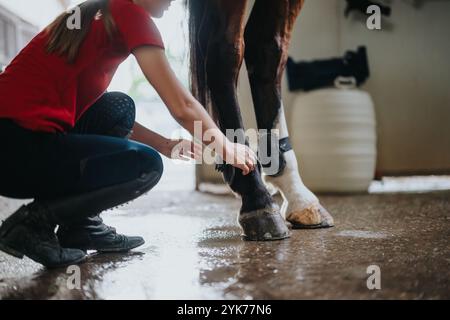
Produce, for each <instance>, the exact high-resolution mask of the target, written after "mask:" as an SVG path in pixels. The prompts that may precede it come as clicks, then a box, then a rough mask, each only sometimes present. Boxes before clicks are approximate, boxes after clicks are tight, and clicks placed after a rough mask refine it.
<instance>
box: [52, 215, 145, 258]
mask: <svg viewBox="0 0 450 320" xmlns="http://www.w3.org/2000/svg"><path fill="white" fill-rule="evenodd" d="M57 236H58V239H59V241H60V243H61V245H62V246H63V247H65V248H78V249H81V250H84V251H87V250H97V251H99V252H126V251H129V250H131V249H134V248H137V247H139V246H141V245H143V244H144V243H145V241H144V239H143V238H142V237H128V236H125V235H121V234H118V233H117V232H116V229H115V228H113V227H109V226H107V225H106V224H104V223H103V219H102V218H101V217H100V215H96V216H93V217H87V218H84V219H83V220H81V221H79V222H77V223H74V224H71V225H70V226H60V228H59V229H58V232H57Z"/></svg>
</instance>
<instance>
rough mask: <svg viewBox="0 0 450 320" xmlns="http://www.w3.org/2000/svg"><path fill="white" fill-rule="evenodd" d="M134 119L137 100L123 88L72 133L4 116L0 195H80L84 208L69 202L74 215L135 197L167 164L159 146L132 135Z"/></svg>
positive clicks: (46, 199)
mask: <svg viewBox="0 0 450 320" xmlns="http://www.w3.org/2000/svg"><path fill="white" fill-rule="evenodd" d="M134 120H135V106H134V102H133V100H132V99H131V98H130V97H128V96H127V95H125V94H123V93H119V92H111V93H105V94H104V95H103V96H102V97H101V98H100V99H99V100H98V101H97V102H96V103H95V104H94V105H93V106H92V107H91V108H90V109H89V110H88V111H87V112H86V113H85V114H84V115H83V116H82V117H81V119H80V120H79V121H78V122H77V124H76V126H75V128H74V129H73V130H72V131H71V132H69V133H56V134H55V133H42V132H33V131H30V130H26V129H24V128H22V127H20V126H18V125H16V124H15V123H14V122H12V121H11V120H8V119H0V137H1V140H0V195H3V196H7V197H12V198H22V199H27V198H34V199H36V201H41V202H47V203H49V206H50V207H51V204H52V201H53V200H55V201H53V202H55V203H58V200H59V199H60V200H61V201H59V204H63V203H64V202H63V201H62V200H63V199H70V197H72V198H74V199H75V198H76V199H75V200H76V201H74V202H73V203H74V205H79V208H72V210H68V208H66V209H65V210H66V211H68V212H69V211H70V213H67V214H68V215H77V209H78V210H81V211H89V214H96V213H98V212H96V211H103V210H105V209H108V208H111V207H113V206H116V205H119V204H121V203H123V202H126V201H129V200H132V199H135V198H136V197H138V196H139V195H141V194H142V193H143V192H146V191H148V190H150V189H151V188H153V187H154V186H155V185H156V183H157V182H158V181H159V179H160V178H161V175H162V172H163V164H162V159H161V156H160V155H159V153H158V152H157V151H155V150H154V149H153V148H151V147H148V146H146V145H143V144H140V143H138V142H134V141H129V140H127V139H126V138H127V137H128V136H129V135H130V133H131V130H132V128H133V125H134ZM114 186H123V187H124V188H125V189H123V188H122V190H120V189H117V188H116V189H114ZM117 195H120V196H117ZM110 198H114V199H110ZM83 199H86V200H83ZM66 202H70V201H66ZM84 202H90V203H84ZM54 207H55V208H59V207H58V206H54ZM60 207H61V206H60ZM55 210H56V211H57V209H55ZM67 214H66V215H67ZM87 214H88V213H87V212H83V213H80V215H87ZM63 215H64V214H63ZM71 218H74V219H75V218H76V217H74V216H72V217H71Z"/></svg>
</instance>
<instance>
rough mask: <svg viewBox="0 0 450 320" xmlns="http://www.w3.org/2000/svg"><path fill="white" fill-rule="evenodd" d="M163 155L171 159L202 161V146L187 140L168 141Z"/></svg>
mask: <svg viewBox="0 0 450 320" xmlns="http://www.w3.org/2000/svg"><path fill="white" fill-rule="evenodd" d="M161 153H162V154H163V155H165V156H166V157H168V158H170V159H176V160H183V161H189V160H192V159H194V160H196V161H200V160H201V159H202V145H201V144H199V143H197V142H193V141H190V140H186V139H176V140H167V141H166V143H165V145H164V147H163V150H161Z"/></svg>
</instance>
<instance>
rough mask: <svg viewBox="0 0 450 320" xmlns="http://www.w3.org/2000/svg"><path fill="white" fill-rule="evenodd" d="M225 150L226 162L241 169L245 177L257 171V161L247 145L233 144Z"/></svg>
mask: <svg viewBox="0 0 450 320" xmlns="http://www.w3.org/2000/svg"><path fill="white" fill-rule="evenodd" d="M225 148H226V150H225V162H226V163H227V164H230V165H232V166H233V167H235V168H239V169H241V170H242V172H243V175H244V176H246V175H247V174H249V173H250V172H252V171H253V170H255V167H256V164H257V160H256V155H255V153H254V152H253V150H252V149H250V148H249V147H247V146H246V145H243V144H239V143H231V142H229V143H227V144H226V147H225Z"/></svg>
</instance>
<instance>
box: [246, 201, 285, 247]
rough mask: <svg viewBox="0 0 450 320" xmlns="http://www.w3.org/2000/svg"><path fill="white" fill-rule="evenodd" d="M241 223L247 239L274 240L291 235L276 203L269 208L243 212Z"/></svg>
mask: <svg viewBox="0 0 450 320" xmlns="http://www.w3.org/2000/svg"><path fill="white" fill-rule="evenodd" d="M239 224H240V225H241V227H242V229H243V231H244V234H243V238H244V240H246V241H274V240H282V239H286V238H289V236H290V234H289V229H288V228H287V226H286V222H285V221H284V219H283V217H282V216H281V215H280V212H279V208H278V206H277V205H275V204H273V205H272V206H271V207H268V208H264V209H260V210H255V211H252V212H246V213H241V214H240V216H239Z"/></svg>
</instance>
